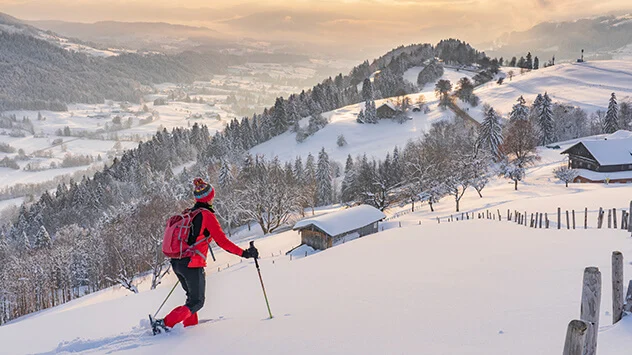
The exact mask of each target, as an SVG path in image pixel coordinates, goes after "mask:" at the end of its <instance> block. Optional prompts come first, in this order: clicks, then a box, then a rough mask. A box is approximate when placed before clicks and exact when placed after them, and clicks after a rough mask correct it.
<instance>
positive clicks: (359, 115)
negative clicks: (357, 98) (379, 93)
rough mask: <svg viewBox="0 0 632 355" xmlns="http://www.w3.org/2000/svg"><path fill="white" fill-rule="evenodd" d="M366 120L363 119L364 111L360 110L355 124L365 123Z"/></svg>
mask: <svg viewBox="0 0 632 355" xmlns="http://www.w3.org/2000/svg"><path fill="white" fill-rule="evenodd" d="M365 120H366V118H365V117H364V110H360V112H359V113H358V118H356V122H358V123H365Z"/></svg>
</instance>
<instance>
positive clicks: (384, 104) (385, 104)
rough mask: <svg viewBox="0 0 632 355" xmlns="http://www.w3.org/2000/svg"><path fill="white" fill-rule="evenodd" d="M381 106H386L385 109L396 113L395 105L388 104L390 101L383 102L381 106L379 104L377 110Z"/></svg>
mask: <svg viewBox="0 0 632 355" xmlns="http://www.w3.org/2000/svg"><path fill="white" fill-rule="evenodd" d="M382 106H386V107H388V108H390V109H391V110H393V111H397V107H395V105H394V104H393V103H392V102H390V101H386V102H384V103H383V104H381V105H380V106H379V107H378V108H380V107H382Z"/></svg>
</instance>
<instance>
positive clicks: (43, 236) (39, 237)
mask: <svg viewBox="0 0 632 355" xmlns="http://www.w3.org/2000/svg"><path fill="white" fill-rule="evenodd" d="M52 245H53V241H52V240H51V239H50V235H49V234H48V231H46V228H45V227H44V226H41V227H40V229H39V231H38V232H37V234H36V235H35V248H37V249H40V248H50V247H51V246H52Z"/></svg>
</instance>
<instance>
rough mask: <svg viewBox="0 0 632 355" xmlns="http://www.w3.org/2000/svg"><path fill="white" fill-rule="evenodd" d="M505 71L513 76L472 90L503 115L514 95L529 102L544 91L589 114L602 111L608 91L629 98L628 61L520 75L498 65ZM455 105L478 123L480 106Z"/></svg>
mask: <svg viewBox="0 0 632 355" xmlns="http://www.w3.org/2000/svg"><path fill="white" fill-rule="evenodd" d="M502 69H503V71H504V72H505V73H507V72H509V71H510V70H512V71H513V72H514V73H515V76H514V77H513V79H511V80H509V78H508V77H507V78H506V79H505V81H504V83H503V84H502V85H497V84H496V83H495V82H490V83H487V84H485V85H483V86H481V87H478V88H477V89H476V90H475V91H474V93H475V94H476V95H478V97H480V99H481V103H487V104H489V105H491V106H492V107H493V108H494V109H495V110H496V111H497V112H500V113H502V114H503V115H505V116H507V115H508V114H509V112H510V111H511V108H512V106H513V105H514V104H515V103H516V100H517V99H518V97H520V96H523V97H524V98H525V100H526V101H527V104H531V102H533V100H534V99H535V97H536V96H537V95H538V94H544V92H547V93H548V95H549V96H550V97H551V99H552V100H553V102H559V103H563V104H568V105H573V106H578V107H580V108H582V109H583V110H585V111H586V112H587V113H588V114H591V113H593V112H595V111H597V110H602V111H605V110H606V109H607V107H608V99H609V98H610V94H611V93H613V92H614V93H616V95H617V98H618V99H619V100H622V99H626V98H629V97H632V81H631V80H630V79H632V61H623V60H607V61H595V62H586V63H573V64H568V63H566V64H556V65H555V66H552V67H548V68H542V69H538V70H532V71H530V72H526V73H524V74H520V69H518V68H508V67H505V68H502ZM457 104H458V105H459V106H460V107H462V108H465V109H468V113H469V114H470V115H471V116H472V117H473V118H474V119H476V120H478V121H479V122H480V121H482V119H483V112H482V105H479V106H478V107H475V108H473V107H470V106H469V105H468V104H463V103H462V102H460V101H458V102H457Z"/></svg>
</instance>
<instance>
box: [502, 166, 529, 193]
mask: <svg viewBox="0 0 632 355" xmlns="http://www.w3.org/2000/svg"><path fill="white" fill-rule="evenodd" d="M499 173H500V175H502V176H504V177H505V178H507V179H509V180H512V181H513V182H514V189H515V190H516V191H518V182H519V181H522V179H524V177H525V168H524V167H523V166H521V165H520V164H519V162H518V161H516V160H503V161H502V162H501V163H500V166H499Z"/></svg>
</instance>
